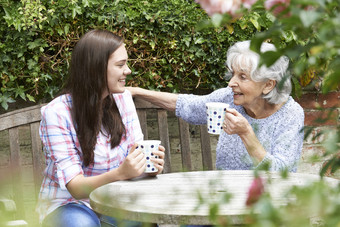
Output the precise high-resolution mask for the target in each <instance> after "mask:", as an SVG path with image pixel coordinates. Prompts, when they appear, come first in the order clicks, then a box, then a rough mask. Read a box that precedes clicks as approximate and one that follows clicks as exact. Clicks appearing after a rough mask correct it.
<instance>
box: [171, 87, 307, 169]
mask: <svg viewBox="0 0 340 227" xmlns="http://www.w3.org/2000/svg"><path fill="white" fill-rule="evenodd" d="M207 102H224V103H228V104H229V105H230V108H234V109H236V110H237V111H238V112H239V113H240V114H242V115H243V116H244V117H245V118H246V119H247V120H248V122H249V124H250V125H251V126H252V128H253V130H254V132H255V134H256V136H257V138H258V140H259V141H260V143H261V144H262V146H263V147H264V149H265V150H266V151H267V154H266V156H265V158H264V159H263V160H262V162H261V163H260V164H259V165H258V166H260V165H261V164H263V163H264V162H267V161H269V162H270V164H271V165H270V170H271V171H280V170H283V169H285V168H287V169H288V170H289V171H292V172H296V170H297V164H298V161H299V160H300V156H301V150H302V145H303V135H304V133H303V126H304V112H303V109H302V107H301V106H300V105H299V104H298V103H297V102H295V101H294V99H293V98H292V97H289V99H288V101H287V102H286V103H285V104H284V105H283V106H282V107H281V108H280V109H279V110H278V111H277V112H276V113H274V114H272V115H271V116H269V117H267V118H264V119H254V118H252V117H250V116H249V115H248V114H247V113H246V112H245V110H244V108H243V107H242V106H237V105H234V98H233V92H232V89H231V88H230V87H227V88H221V89H218V90H216V91H214V92H212V93H211V94H208V95H203V96H198V95H187V94H181V95H179V96H178V100H177V103H176V116H177V117H181V118H183V119H184V120H185V121H187V122H189V123H191V124H206V122H207V119H206V118H207V115H206V107H205V103H207ZM216 168H217V169H224V170H248V169H253V168H254V164H253V161H252V159H251V157H250V156H249V154H248V152H247V150H246V148H245V146H244V144H243V142H242V140H241V138H240V137H239V136H238V135H236V134H235V135H228V134H227V133H225V132H224V131H222V133H221V134H220V136H219V140H218V144H217V148H216Z"/></svg>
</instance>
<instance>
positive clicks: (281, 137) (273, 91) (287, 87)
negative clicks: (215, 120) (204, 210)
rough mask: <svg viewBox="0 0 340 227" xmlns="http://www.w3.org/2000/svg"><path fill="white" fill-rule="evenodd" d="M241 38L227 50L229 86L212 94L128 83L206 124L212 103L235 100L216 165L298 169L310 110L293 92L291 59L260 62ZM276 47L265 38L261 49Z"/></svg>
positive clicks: (135, 92)
mask: <svg viewBox="0 0 340 227" xmlns="http://www.w3.org/2000/svg"><path fill="white" fill-rule="evenodd" d="M249 46H250V41H243V42H238V43H236V44H235V45H233V46H232V47H230V49H229V50H228V52H227V62H226V64H227V67H228V69H229V72H230V74H231V79H230V82H229V86H228V87H226V88H221V89H218V90H216V91H214V92H212V93H211V94H208V95H203V96H198V95H185V94H179V95H178V94H170V93H164V92H156V91H148V90H145V89H141V88H128V89H129V90H130V91H131V93H132V94H133V95H134V96H137V97H140V98H143V99H146V100H148V101H150V102H152V103H154V104H157V105H159V106H162V107H163V108H166V109H168V110H175V111H176V115H177V116H178V117H181V118H183V119H184V120H185V121H187V122H189V123H192V124H206V107H205V104H206V103H207V102H224V103H227V104H229V105H230V108H229V109H227V113H226V116H225V119H224V124H223V131H222V133H221V134H220V136H219V140H218V144H217V150H216V168H217V169H226V170H247V169H252V168H258V167H261V166H262V165H266V164H269V168H270V170H272V171H279V170H284V169H287V170H288V171H293V172H295V171H296V170H297V162H298V161H299V159H300V155H301V149H302V143H303V123H304V113H303V109H302V108H301V106H300V105H299V104H298V103H296V102H295V101H294V99H293V98H292V97H291V96H289V94H290V92H291V81H290V78H289V74H288V73H287V69H288V64H289V60H288V59H287V57H285V56H283V57H281V58H279V59H278V60H277V61H276V62H275V63H274V64H273V65H271V66H270V67H265V66H259V60H260V57H259V55H258V54H257V53H255V52H253V51H251V50H250V49H249ZM273 50H275V47H274V45H272V44H269V43H263V44H262V46H261V52H266V51H273Z"/></svg>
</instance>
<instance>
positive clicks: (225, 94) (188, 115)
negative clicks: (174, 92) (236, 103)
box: [176, 87, 232, 125]
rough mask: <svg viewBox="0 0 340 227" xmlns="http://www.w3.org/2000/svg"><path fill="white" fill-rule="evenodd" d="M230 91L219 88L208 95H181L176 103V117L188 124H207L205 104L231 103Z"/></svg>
mask: <svg viewBox="0 0 340 227" xmlns="http://www.w3.org/2000/svg"><path fill="white" fill-rule="evenodd" d="M231 92H232V91H231V89H230V88H229V87H227V88H221V89H218V90H216V91H214V92H212V93H210V94H208V95H192V94H190V95H189V94H181V95H179V96H178V99H177V102H176V116H177V117H180V118H182V119H183V120H185V121H186V122H188V123H190V124H195V125H200V124H206V123H207V112H206V106H205V104H206V103H208V102H224V103H228V104H230V103H232V97H231Z"/></svg>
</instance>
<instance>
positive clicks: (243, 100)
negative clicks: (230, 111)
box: [229, 67, 266, 108]
mask: <svg viewBox="0 0 340 227" xmlns="http://www.w3.org/2000/svg"><path fill="white" fill-rule="evenodd" d="M231 73H232V75H233V76H232V78H231V80H230V82H229V87H231V88H232V89H233V92H234V104H235V105H242V106H243V107H245V108H247V107H251V106H253V105H257V104H259V103H260V102H263V100H264V99H263V98H262V94H263V92H264V89H265V87H266V83H265V82H255V81H253V80H252V79H251V77H250V72H249V70H245V69H241V68H240V67H232V70H231Z"/></svg>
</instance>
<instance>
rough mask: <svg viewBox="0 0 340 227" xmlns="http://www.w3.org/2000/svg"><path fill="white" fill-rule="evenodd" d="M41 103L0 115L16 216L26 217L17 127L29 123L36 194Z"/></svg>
mask: <svg viewBox="0 0 340 227" xmlns="http://www.w3.org/2000/svg"><path fill="white" fill-rule="evenodd" d="M42 106H43V105H37V106H33V107H28V108H23V109H20V110H16V111H12V112H9V113H6V114H2V115H0V122H1V124H0V131H3V130H8V137H9V138H8V140H9V149H10V164H9V165H10V166H9V170H10V172H9V173H8V175H10V176H11V178H12V182H13V183H12V187H13V200H14V201H15V203H16V208H17V211H16V218H18V219H26V216H25V213H26V212H25V205H24V202H25V199H24V190H25V188H24V184H23V179H22V177H23V172H22V171H23V167H22V153H21V152H20V138H19V127H20V126H24V125H29V127H30V140H31V152H32V168H33V178H34V186H35V195H38V191H39V189H40V185H41V181H42V173H43V168H44V162H43V160H44V157H43V152H42V144H41V140H40V137H39V130H38V128H39V122H40V119H41V115H40V108H41V107H42Z"/></svg>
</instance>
